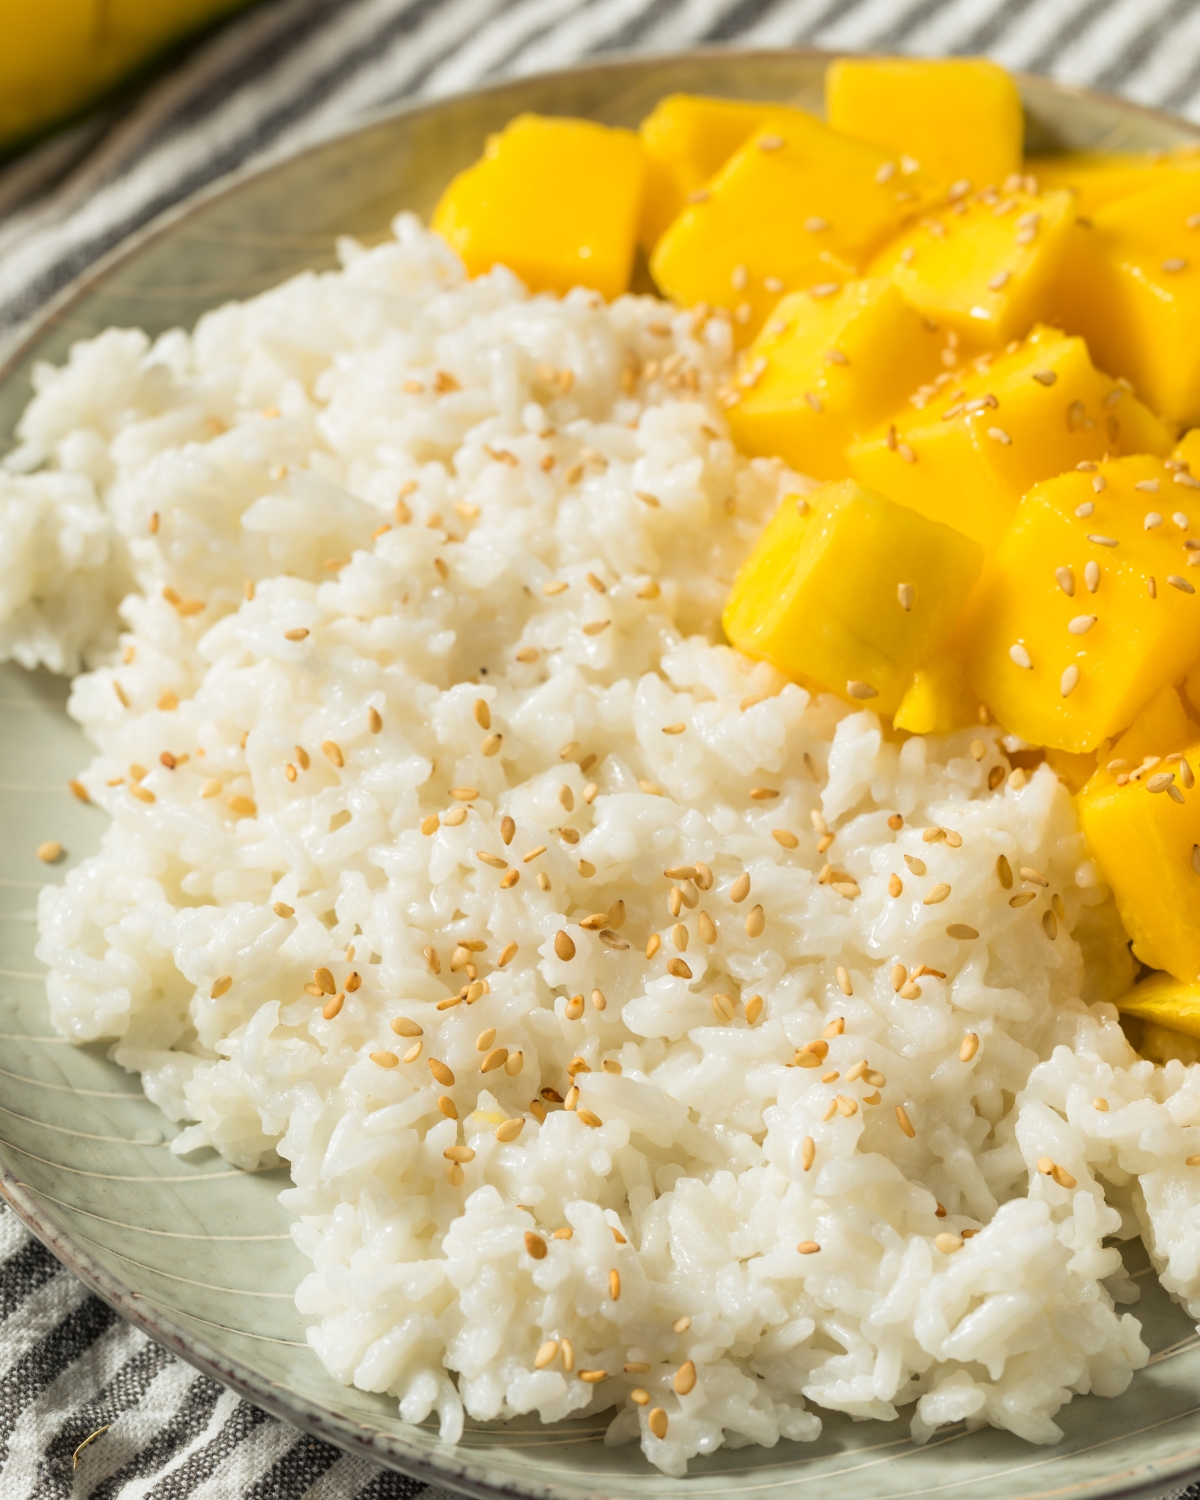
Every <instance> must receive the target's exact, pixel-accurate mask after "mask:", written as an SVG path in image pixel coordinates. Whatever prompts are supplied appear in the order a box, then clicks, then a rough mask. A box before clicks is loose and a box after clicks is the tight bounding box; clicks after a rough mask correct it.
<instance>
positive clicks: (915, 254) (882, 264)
mask: <svg viewBox="0 0 1200 1500" xmlns="http://www.w3.org/2000/svg"><path fill="white" fill-rule="evenodd" d="M1074 223H1075V204H1074V200H1073V199H1072V196H1071V194H1070V193H1062V192H1059V193H1040V194H1031V193H1026V192H1016V193H1009V194H1007V195H1005V196H1004V197H1002V198H1001V197H1000V196H999V195H998V194H995V193H982V194H979V195H978V196H976V197H972V198H966V197H963V198H960V199H958V200H957V201H956V202H954V203H951V204H950V206H949V207H948V208H947V209H945V210H944V211H940V212H938V213H936V214H932V215H930V216H928V217H927V218H924V219H922V220H921V221H920V223H918V224H914V225H913V226H912V227H911V228H909V229H908V230H906V231H905V233H904V234H902V235H901V236H900V237H899V238H898V239H896V240H894V241H893V242H892V243H891V244H890V245H888V246H887V248H886V249H885V250H883V251H882V253H881V254H880V255H879V256H878V257H877V258H876V260H875V261H874V262H873V263H872V265H871V275H872V276H890V277H891V278H892V280H894V281H895V283H896V285H897V286H898V287H899V288H900V290H901V291H902V292H903V293H904V295H905V296H906V297H907V298H908V300H909V302H911V303H912V305H913V306H914V307H916V308H919V309H920V311H921V312H923V313H925V314H926V316H928V317H931V318H935V319H937V321H938V322H939V323H944V324H945V325H946V327H948V328H952V329H954V331H955V332H956V333H957V334H958V336H959V337H960V338H961V339H962V340H963V341H964V344H965V345H966V346H967V347H969V348H972V349H996V348H999V347H1000V346H1001V345H1003V344H1007V343H1008V342H1010V340H1012V339H1014V338H1020V337H1022V336H1023V335H1024V334H1026V333H1028V332H1029V329H1030V328H1031V326H1032V325H1033V324H1034V323H1035V322H1037V321H1038V320H1039V319H1044V318H1048V317H1050V316H1051V314H1052V313H1053V312H1054V311H1055V310H1056V300H1055V299H1056V297H1057V295H1058V287H1059V283H1060V279H1061V271H1062V266H1063V263H1064V260H1065V259H1066V254H1067V247H1068V243H1069V239H1068V237H1069V235H1070V231H1071V228H1072V226H1073V225H1074Z"/></svg>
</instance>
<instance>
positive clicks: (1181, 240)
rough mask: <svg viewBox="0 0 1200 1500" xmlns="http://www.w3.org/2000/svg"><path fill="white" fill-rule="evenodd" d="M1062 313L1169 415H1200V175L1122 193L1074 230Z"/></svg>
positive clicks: (1181, 418)
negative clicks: (1088, 223) (1199, 335)
mask: <svg viewBox="0 0 1200 1500" xmlns="http://www.w3.org/2000/svg"><path fill="white" fill-rule="evenodd" d="M1062 303H1063V317H1064V321H1065V324H1066V326H1067V327H1068V328H1070V329H1071V331H1072V332H1075V333H1081V334H1083V335H1084V337H1085V338H1086V339H1087V341H1088V344H1089V346H1090V347H1091V349H1092V352H1093V353H1094V354H1095V356H1096V358H1097V359H1098V360H1099V361H1100V363H1101V364H1102V365H1103V366H1104V367H1105V369H1108V370H1112V371H1113V373H1114V374H1117V375H1123V376H1125V377H1126V378H1127V379H1129V380H1130V381H1132V382H1133V385H1134V387H1135V389H1136V390H1137V392H1138V394H1139V395H1140V396H1141V397H1142V399H1143V400H1145V401H1146V402H1147V403H1148V404H1149V405H1150V406H1152V407H1153V408H1154V410H1155V411H1157V412H1159V413H1160V414H1161V415H1162V416H1164V417H1166V418H1167V419H1168V420H1170V421H1173V422H1181V423H1185V424H1191V423H1195V422H1200V342H1198V341H1197V339H1196V327H1197V324H1198V323H1200V172H1184V173H1179V174H1176V175H1175V176H1174V177H1173V178H1172V180H1171V181H1169V182H1167V183H1164V184H1162V185H1161V186H1158V187H1153V188H1147V189H1146V190H1145V191H1144V192H1141V193H1135V194H1134V195H1133V196H1132V197H1129V198H1122V199H1120V200H1118V201H1117V202H1116V203H1112V204H1110V205H1109V206H1108V207H1107V208H1103V209H1101V210H1100V211H1099V212H1098V213H1097V214H1096V215H1095V216H1094V218H1093V220H1092V227H1091V228H1090V229H1084V228H1080V229H1077V230H1076V231H1075V235H1074V237H1073V239H1072V242H1071V255H1070V257H1069V260H1068V262H1067V266H1066V269H1065V272H1064V276H1063V288H1062Z"/></svg>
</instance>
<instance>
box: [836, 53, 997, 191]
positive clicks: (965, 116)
mask: <svg viewBox="0 0 1200 1500" xmlns="http://www.w3.org/2000/svg"><path fill="white" fill-rule="evenodd" d="M825 112H826V115H827V117H828V119H829V123H830V124H831V125H832V126H833V128H834V129H835V130H841V131H844V132H845V134H846V135H852V136H855V137H857V138H858V139H859V140H863V141H872V142H873V143H874V144H875V145H877V146H883V147H885V148H887V149H888V150H892V151H900V152H903V153H904V154H905V155H907V156H910V157H913V158H915V160H916V161H918V162H919V163H920V165H921V168H922V170H924V171H926V172H928V173H929V174H930V176H931V177H937V178H939V179H940V180H941V181H942V182H945V183H947V184H949V183H956V182H960V181H967V182H970V183H971V184H973V185H974V186H975V187H977V188H983V187H987V186H988V185H989V184H995V185H997V186H999V184H1001V183H1002V182H1003V181H1004V180H1005V178H1006V177H1008V176H1009V175H1010V173H1013V172H1019V171H1020V169H1021V144H1022V140H1023V137H1024V132H1025V122H1024V117H1023V114H1022V110H1021V96H1020V94H1019V93H1018V92H1017V86H1016V84H1015V83H1014V82H1013V80H1012V78H1011V77H1010V76H1009V74H1008V73H1006V72H1005V70H1004V69H1003V68H1001V67H998V66H997V65H996V64H995V63H992V62H988V61H986V60H985V59H984V58H939V59H936V60H934V59H928V58H909V57H842V58H838V59H837V60H836V61H835V62H832V63H830V65H829V67H828V69H827V70H826V73H825Z"/></svg>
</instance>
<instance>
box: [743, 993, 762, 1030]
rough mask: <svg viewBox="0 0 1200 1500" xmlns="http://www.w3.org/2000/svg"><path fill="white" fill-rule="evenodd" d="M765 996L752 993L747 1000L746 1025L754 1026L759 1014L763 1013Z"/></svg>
mask: <svg viewBox="0 0 1200 1500" xmlns="http://www.w3.org/2000/svg"><path fill="white" fill-rule="evenodd" d="M762 1009H763V998H762V996H761V995H751V996H750V998H749V1000H747V1001H746V1025H747V1026H753V1025H754V1023H755V1021H757V1020H758V1018H759V1016H761V1015H762Z"/></svg>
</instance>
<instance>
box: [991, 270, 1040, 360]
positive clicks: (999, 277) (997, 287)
mask: <svg viewBox="0 0 1200 1500" xmlns="http://www.w3.org/2000/svg"><path fill="white" fill-rule="evenodd" d="M1011 280H1012V272H1011V271H997V273H996V274H995V276H993V277H992V278H991V280H990V281H989V282H988V287H989V289H990V290H991V291H993V292H1002V291H1003V290H1004V288H1005V287H1006V286H1007V285H1008V283H1009V282H1010V281H1011ZM1034 378H1035V379H1036V378H1037V377H1036V376H1035V377H1034Z"/></svg>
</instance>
